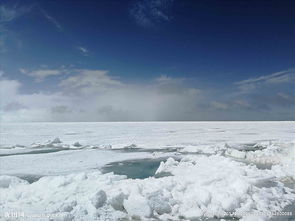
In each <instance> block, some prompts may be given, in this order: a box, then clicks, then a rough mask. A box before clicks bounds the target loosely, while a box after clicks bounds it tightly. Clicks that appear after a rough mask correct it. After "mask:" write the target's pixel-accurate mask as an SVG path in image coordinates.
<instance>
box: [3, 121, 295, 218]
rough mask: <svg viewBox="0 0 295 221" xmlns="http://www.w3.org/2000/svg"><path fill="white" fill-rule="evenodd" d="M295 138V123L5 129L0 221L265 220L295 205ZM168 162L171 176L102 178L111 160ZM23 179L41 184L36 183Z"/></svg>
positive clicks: (22, 126) (163, 166) (50, 125)
mask: <svg viewBox="0 0 295 221" xmlns="http://www.w3.org/2000/svg"><path fill="white" fill-rule="evenodd" d="M294 134H295V123H294V122H172V123H163V122H149V123H140V122H135V123H24V124H5V125H1V147H2V149H1V150H0V154H2V156H1V155H0V220H2V218H3V216H5V214H6V215H7V213H8V212H11V213H13V212H16V211H17V212H23V213H24V214H22V215H25V218H24V219H21V220H33V219H32V216H33V215H36V214H37V215H39V216H40V215H42V214H45V215H46V214H47V215H48V216H49V215H50V216H54V215H55V216H58V217H59V218H55V219H54V220H81V221H82V220H118V219H127V220H128V219H131V218H135V219H142V220H154V219H159V220H180V219H184V220H193V219H198V218H201V217H203V216H205V217H213V216H216V217H219V218H220V219H222V218H225V217H227V216H228V215H229V214H232V213H235V217H237V218H242V219H241V220H243V221H244V220H245V221H250V220H269V219H270V218H271V215H267V214H268V213H269V212H270V211H272V212H275V211H282V210H283V209H284V208H285V207H286V206H288V205H291V204H294V202H295V188H294V187H295V186H294V183H295V140H294ZM4 148H5V149H4ZM139 148H143V149H144V150H146V151H143V150H142V149H139ZM165 148H170V149H169V151H171V148H176V151H175V152H173V151H172V152H169V151H168V149H165ZM53 151H56V152H53ZM5 155H9V156H5ZM169 156H171V157H170V158H168V159H167V160H163V162H161V164H160V166H159V168H158V170H157V172H156V173H159V174H160V173H162V174H164V173H169V174H171V176H164V177H160V178H155V177H149V178H146V179H127V177H126V176H120V175H115V174H113V173H108V174H102V173H101V172H100V168H101V167H103V166H104V165H106V164H108V163H111V162H116V161H124V160H134V159H145V158H160V157H169ZM175 156H177V159H180V160H175V159H174V158H172V157H175ZM255 164H265V165H268V166H269V167H268V169H260V168H259V167H257V166H256V165H255ZM22 175H40V176H43V177H41V178H40V179H39V180H37V181H35V182H33V183H31V184H30V183H29V182H27V181H26V180H23V179H21V178H19V177H22ZM292 212H293V214H294V213H295V211H292ZM247 213H248V214H252V213H253V214H255V213H261V214H266V215H260V216H257V215H245V214H247ZM48 216H47V217H46V216H45V217H38V219H37V220H50V218H49V217H48ZM3 220H5V219H4V218H3ZM7 220H8V219H7Z"/></svg>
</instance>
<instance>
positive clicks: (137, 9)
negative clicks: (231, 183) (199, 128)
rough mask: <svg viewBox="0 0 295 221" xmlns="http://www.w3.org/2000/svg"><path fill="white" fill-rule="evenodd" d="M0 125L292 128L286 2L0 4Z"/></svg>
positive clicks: (291, 33)
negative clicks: (271, 124) (275, 123)
mask: <svg viewBox="0 0 295 221" xmlns="http://www.w3.org/2000/svg"><path fill="white" fill-rule="evenodd" d="M0 98H1V100H0V114H1V121H3V122H19V121H21V122H22V121H29V122H35V121H202V120H205V121H210V120H295V1H291V0H290V1H287V0H281V1H278V0H275V1H273V0H257V1H252V0H248V1H246V0H224V1H220V0H209V1H208V0H198V1H195V0H192V1H190V0H185V1H181V0H124V1H122V0H83V1H82V0H58V1H57V0H23V1H20V0H18V1H17V0H0Z"/></svg>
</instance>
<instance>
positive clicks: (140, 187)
mask: <svg viewBox="0 0 295 221" xmlns="http://www.w3.org/2000/svg"><path fill="white" fill-rule="evenodd" d="M161 172H169V173H171V174H173V176H168V177H161V178H154V177H150V178H147V179H126V177H125V176H119V175H114V174H113V173H108V174H101V173H100V172H99V171H92V172H83V173H76V174H70V175H61V176H48V177H43V178H41V179H39V180H38V181H36V182H34V183H32V184H25V185H14V186H10V187H9V188H5V189H1V188H0V196H1V197H0V208H1V210H3V211H26V212H34V213H36V212H39V213H45V212H46V213H52V214H58V213H65V214H67V218H68V219H69V218H71V219H72V220H93V217H95V218H96V219H98V220H118V219H130V218H135V219H138V218H140V219H143V220H153V219H155V218H156V219H160V220H179V219H180V218H184V219H197V218H201V217H203V216H208V217H213V216H216V217H219V218H224V217H226V216H227V215H228V213H230V212H236V213H237V214H238V215H236V217H243V215H239V214H243V213H245V212H268V211H282V210H283V208H284V207H285V206H287V205H289V204H291V203H292V202H294V201H295V194H294V193H293V192H292V190H291V189H289V188H287V187H284V185H283V184H282V183H281V182H280V181H279V180H278V179H277V177H276V174H275V171H272V170H259V169H257V168H256V167H255V166H251V165H246V164H244V163H241V162H236V161H234V160H231V159H229V158H226V157H223V156H217V155H214V156H204V155H203V156H202V155H196V156H187V157H185V158H183V159H182V160H181V161H180V162H178V161H175V160H174V159H172V158H169V159H168V160H167V161H166V162H162V163H161V165H160V166H159V168H158V170H157V173H161ZM0 180H5V177H3V176H2V177H1V179H0ZM16 180H17V178H16ZM18 180H19V179H18ZM269 182H271V183H273V185H268V183H269ZM6 186H7V185H6ZM44 190H46V191H44ZM268 218H269V217H267V219H268ZM245 220H246V219H245Z"/></svg>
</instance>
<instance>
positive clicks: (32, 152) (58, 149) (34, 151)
mask: <svg viewBox="0 0 295 221" xmlns="http://www.w3.org/2000/svg"><path fill="white" fill-rule="evenodd" d="M62 150H68V149H65V148H63V149H61V148H51V149H44V150H41V149H38V150H32V151H29V152H20V153H10V154H0V157H6V156H15V155H26V154H44V153H54V152H58V151H62Z"/></svg>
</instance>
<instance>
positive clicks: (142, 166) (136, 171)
mask: <svg viewBox="0 0 295 221" xmlns="http://www.w3.org/2000/svg"><path fill="white" fill-rule="evenodd" d="M165 160H166V158H159V159H141V160H128V161H122V162H115V163H110V164H107V165H106V166H104V167H103V168H102V172H103V173H110V172H114V174H117V175H126V176H127V178H130V179H145V178H148V177H163V176H169V175H171V174H170V173H161V174H157V175H155V172H156V171H157V169H158V167H159V166H160V163H161V162H162V161H165Z"/></svg>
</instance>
